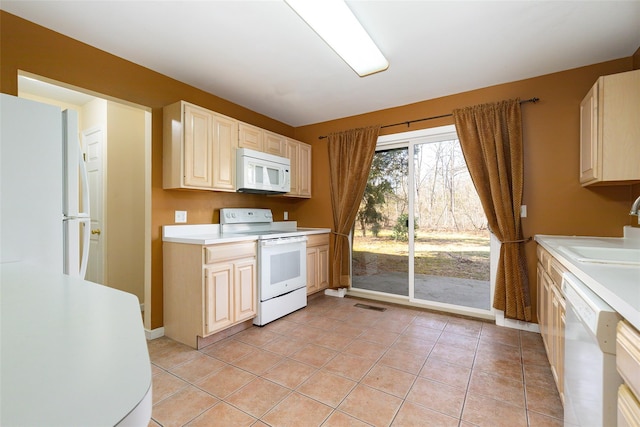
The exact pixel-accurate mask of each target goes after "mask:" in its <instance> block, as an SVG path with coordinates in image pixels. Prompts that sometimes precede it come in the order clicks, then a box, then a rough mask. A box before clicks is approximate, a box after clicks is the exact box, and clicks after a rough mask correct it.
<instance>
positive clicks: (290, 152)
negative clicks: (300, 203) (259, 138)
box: [285, 138, 311, 198]
mask: <svg viewBox="0 0 640 427" xmlns="http://www.w3.org/2000/svg"><path fill="white" fill-rule="evenodd" d="M286 157H287V158H289V160H291V191H289V192H288V193H287V194H285V196H289V197H304V198H310V197H311V146H310V145H309V144H305V143H304V142H300V141H296V140H294V139H290V138H287V155H286Z"/></svg>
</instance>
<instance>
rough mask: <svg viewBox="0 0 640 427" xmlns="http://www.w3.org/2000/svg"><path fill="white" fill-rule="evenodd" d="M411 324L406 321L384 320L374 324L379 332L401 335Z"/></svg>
mask: <svg viewBox="0 0 640 427" xmlns="http://www.w3.org/2000/svg"><path fill="white" fill-rule="evenodd" d="M410 324H411V322H410V321H408V320H385V321H384V322H378V323H376V324H375V328H376V329H378V330H381V331H388V332H394V333H396V334H401V333H402V332H404V330H405V329H407V327H408V326H409V325H410Z"/></svg>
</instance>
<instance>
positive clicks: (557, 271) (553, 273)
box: [547, 257, 567, 289]
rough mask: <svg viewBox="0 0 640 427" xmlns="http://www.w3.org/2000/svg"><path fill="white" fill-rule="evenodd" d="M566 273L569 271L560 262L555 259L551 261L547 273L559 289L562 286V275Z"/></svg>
mask: <svg viewBox="0 0 640 427" xmlns="http://www.w3.org/2000/svg"><path fill="white" fill-rule="evenodd" d="M565 271H567V269H566V268H564V267H563V266H562V264H560V263H559V262H558V260H556V259H555V258H553V257H551V258H550V259H549V270H547V272H548V273H549V276H550V277H551V280H552V281H553V283H554V284H555V285H556V286H557V287H558V289H560V287H561V286H562V275H563V274H564V272H565Z"/></svg>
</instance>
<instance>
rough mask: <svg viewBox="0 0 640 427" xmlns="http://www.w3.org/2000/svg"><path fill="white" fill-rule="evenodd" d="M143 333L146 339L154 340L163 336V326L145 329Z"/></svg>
mask: <svg viewBox="0 0 640 427" xmlns="http://www.w3.org/2000/svg"><path fill="white" fill-rule="evenodd" d="M144 335H145V336H146V337H147V341H150V340H155V339H156V338H160V337H163V336H164V327H162V328H156V329H145V330H144Z"/></svg>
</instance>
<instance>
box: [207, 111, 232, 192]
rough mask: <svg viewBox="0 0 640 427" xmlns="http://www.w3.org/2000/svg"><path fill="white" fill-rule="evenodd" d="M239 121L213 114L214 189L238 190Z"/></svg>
mask: <svg viewBox="0 0 640 427" xmlns="http://www.w3.org/2000/svg"><path fill="white" fill-rule="evenodd" d="M237 135H238V122H237V121H236V120H234V119H232V118H229V117H226V116H223V115H221V114H214V116H213V185H212V187H213V189H214V190H220V191H235V190H236V148H237V141H238V139H237Z"/></svg>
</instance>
